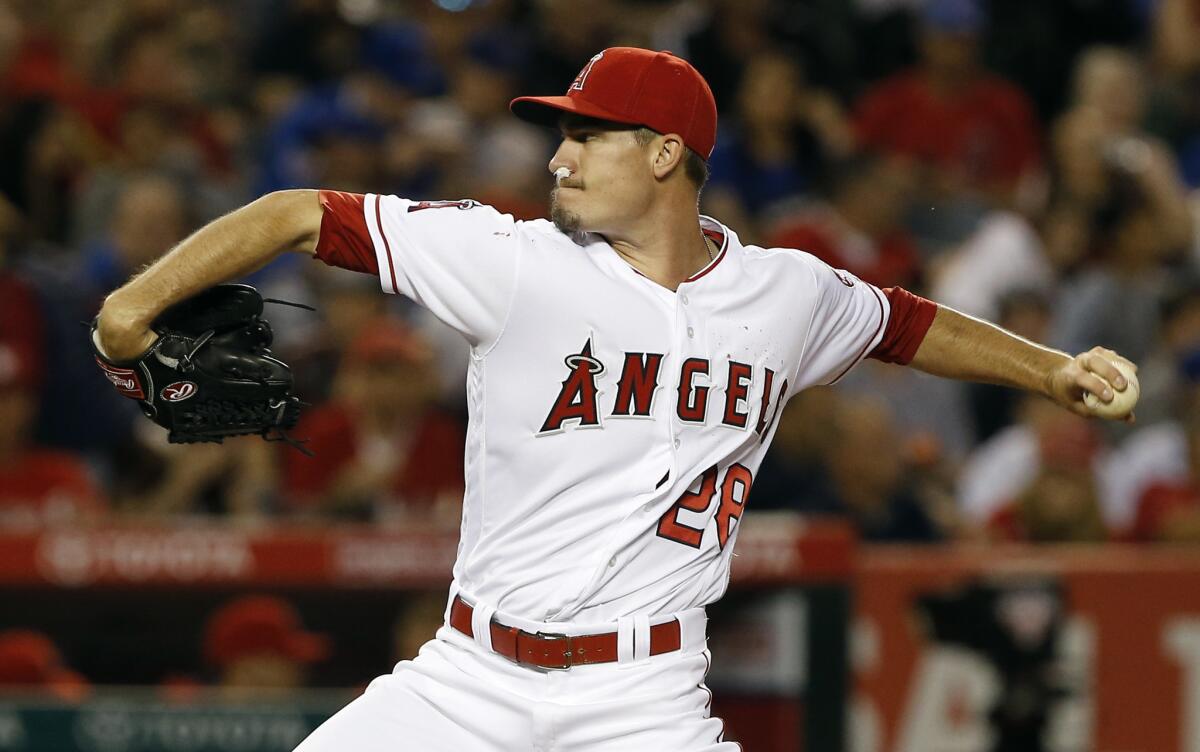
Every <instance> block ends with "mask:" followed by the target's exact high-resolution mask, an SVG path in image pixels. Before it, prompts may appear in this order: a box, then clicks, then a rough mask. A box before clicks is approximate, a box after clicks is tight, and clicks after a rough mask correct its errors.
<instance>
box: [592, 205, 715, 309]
mask: <svg viewBox="0 0 1200 752" xmlns="http://www.w3.org/2000/svg"><path fill="white" fill-rule="evenodd" d="M602 234H603V235H604V236H605V238H606V239H607V240H608V242H609V244H610V245H612V247H613V250H615V251H616V252H617V253H618V254H620V256H621V258H623V259H625V261H626V262H627V263H628V264H629V265H630V266H632V267H633V268H634V269H637V270H638V271H639V272H641V273H642V274H644V275H645V276H646V277H648V278H650V279H651V280H653V281H655V282H657V283H658V284H660V285H662V286H663V287H665V288H667V289H668V290H675V289H677V288H678V287H679V285H680V284H682V283H683V281H684V280H686V279H687V278H689V277H691V276H693V275H694V274H696V272H698V271H700V270H701V269H703V268H704V267H706V266H708V264H709V263H710V262H711V261H712V259H713V257H714V256H715V252H710V248H709V243H708V241H706V240H705V237H704V233H703V232H702V231H701V229H700V213H699V211H698V210H697V209H696V208H695V207H694V206H693V207H691V208H690V209H689V210H687V211H673V212H670V213H659V214H657V215H655V216H653V217H652V218H648V219H647V220H646V221H645V222H643V223H642V224H641V225H640V226H639V227H638V228H637V229H636V230H634V231H632V232H628V233H622V234H621V235H615V234H607V233H602Z"/></svg>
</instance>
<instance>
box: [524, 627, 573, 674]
mask: <svg viewBox="0 0 1200 752" xmlns="http://www.w3.org/2000/svg"><path fill="white" fill-rule="evenodd" d="M533 636H534V637H536V638H538V639H539V640H545V641H550V640H566V641H567V649H566V650H564V651H563V663H561V664H559V663H556V664H554V665H551V666H543V665H542V664H540V663H539V664H537V666H538V667H539V668H544V669H548V670H550V671H566V670H567V669H569V668H571V656H572V653H573V652H574V651H572V650H571V635H568V634H563V633H561V632H534V633H533Z"/></svg>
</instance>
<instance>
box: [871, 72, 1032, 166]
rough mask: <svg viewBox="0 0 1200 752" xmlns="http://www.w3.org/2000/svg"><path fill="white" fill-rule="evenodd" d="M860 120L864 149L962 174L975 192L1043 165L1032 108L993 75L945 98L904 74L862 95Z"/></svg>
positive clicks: (922, 81)
mask: <svg viewBox="0 0 1200 752" xmlns="http://www.w3.org/2000/svg"><path fill="white" fill-rule="evenodd" d="M856 121H857V122H856V124H855V125H856V128H857V131H858V137H859V141H860V142H861V143H862V144H863V145H864V146H867V147H870V148H874V149H879V150H880V151H884V152H888V153H894V154H904V155H907V156H911V157H915V158H917V159H920V160H922V161H925V162H928V163H932V164H934V165H937V166H940V167H943V168H947V169H951V170H957V171H960V172H962V173H964V174H965V176H966V178H967V179H968V180H969V181H970V183H971V184H972V185H975V186H977V187H989V186H992V185H995V184H996V183H1001V182H1005V181H1012V180H1014V179H1016V178H1018V177H1020V175H1021V174H1022V173H1024V172H1025V171H1027V170H1028V169H1030V168H1031V167H1033V166H1035V165H1036V164H1037V162H1038V126H1037V120H1036V118H1035V116H1034V112H1033V108H1032V107H1031V106H1030V104H1029V101H1028V99H1026V97H1025V95H1024V94H1022V93H1021V91H1020V90H1019V89H1017V88H1016V87H1015V86H1013V85H1012V84H1010V83H1008V82H1007V81H1004V80H1003V79H1000V78H997V77H995V76H981V77H980V78H979V79H977V80H976V81H975V82H974V83H972V84H970V86H969V87H968V88H966V89H965V90H964V91H962V92H961V93H960V94H959V95H957V96H955V97H954V98H945V97H942V96H940V95H939V94H937V93H936V92H934V91H933V90H932V88H931V87H930V85H929V83H928V80H927V79H926V78H925V76H923V75H922V74H921V73H920V72H919V71H908V72H904V73H899V74H896V75H894V76H892V77H890V78H887V79H885V80H884V81H882V82H881V83H879V84H877V85H876V86H875V87H874V88H872V89H871V90H869V91H868V92H867V93H866V95H864V97H863V99H862V101H861V102H860V103H859V107H858V112H857V116H856Z"/></svg>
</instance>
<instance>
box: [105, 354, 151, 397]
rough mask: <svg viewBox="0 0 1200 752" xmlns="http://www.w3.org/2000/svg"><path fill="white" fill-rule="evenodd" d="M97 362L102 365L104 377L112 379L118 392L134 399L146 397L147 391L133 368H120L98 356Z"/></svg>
mask: <svg viewBox="0 0 1200 752" xmlns="http://www.w3.org/2000/svg"><path fill="white" fill-rule="evenodd" d="M96 363H98V364H99V365H100V370H101V371H104V378H106V379H108V380H109V381H111V382H112V385H113V386H115V387H116V388H117V391H118V392H120V393H121V394H123V395H125V396H126V397H132V398H133V399H146V393H145V392H144V391H142V384H141V382H140V381H138V377H137V373H136V372H135V371H134V370H133V369H130V368H118V367H117V366H114V365H110V364H108V363H105V362H104V361H103V360H100V359H99V358H96Z"/></svg>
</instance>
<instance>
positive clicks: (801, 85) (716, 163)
mask: <svg viewBox="0 0 1200 752" xmlns="http://www.w3.org/2000/svg"><path fill="white" fill-rule="evenodd" d="M735 101H736V103H737V115H738V118H737V123H738V125H737V126H735V127H733V128H730V129H727V130H726V131H725V132H724V133H722V136H721V138H720V139H719V141H718V145H717V148H716V149H715V150H714V151H713V154H712V157H710V159H709V170H710V173H711V178H710V184H709V187H708V189H707V190H706V192H705V194H704V201H705V206H706V207H707V210H709V211H711V212H712V213H713V214H716V215H719V216H722V217H727V219H726V221H728V222H730V223H731V224H732V225H734V226H737V227H745V226H746V225H750V224H751V223H752V221H753V219H754V218H757V217H760V216H761V215H762V214H763V212H764V211H766V210H768V209H769V208H771V207H772V206H776V205H778V204H779V202H781V201H784V200H786V199H792V198H795V197H797V196H799V195H802V194H804V193H807V192H811V191H812V190H813V188H814V186H815V185H816V184H817V183H818V181H819V180H821V179H822V178H823V177H824V172H825V170H826V167H827V165H828V162H829V161H830V160H834V159H838V158H841V157H844V156H846V155H847V154H848V153H849V152H850V150H851V149H852V148H853V134H852V133H851V130H850V126H849V123H848V121H847V120H846V117H845V115H844V113H843V112H842V110H841V107H840V105H839V104H838V103H837V101H836V100H835V99H834V98H833V97H832V96H830V95H829V94H828V93H826V92H824V91H821V90H819V89H816V88H814V87H812V86H811V85H809V84H807V83H806V82H805V80H804V72H803V71H802V70H801V68H800V64H799V63H798V62H797V60H796V58H795V56H793V55H790V54H786V53H784V52H782V51H771V50H767V51H764V52H760V53H758V54H756V55H755V56H754V57H752V58H750V59H749V60H748V61H747V64H746V67H745V72H744V73H743V75H742V78H741V81H740V83H739V85H738V89H737V97H736V100H735ZM746 232H747V231H746V230H742V234H743V235H744V234H746Z"/></svg>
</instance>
